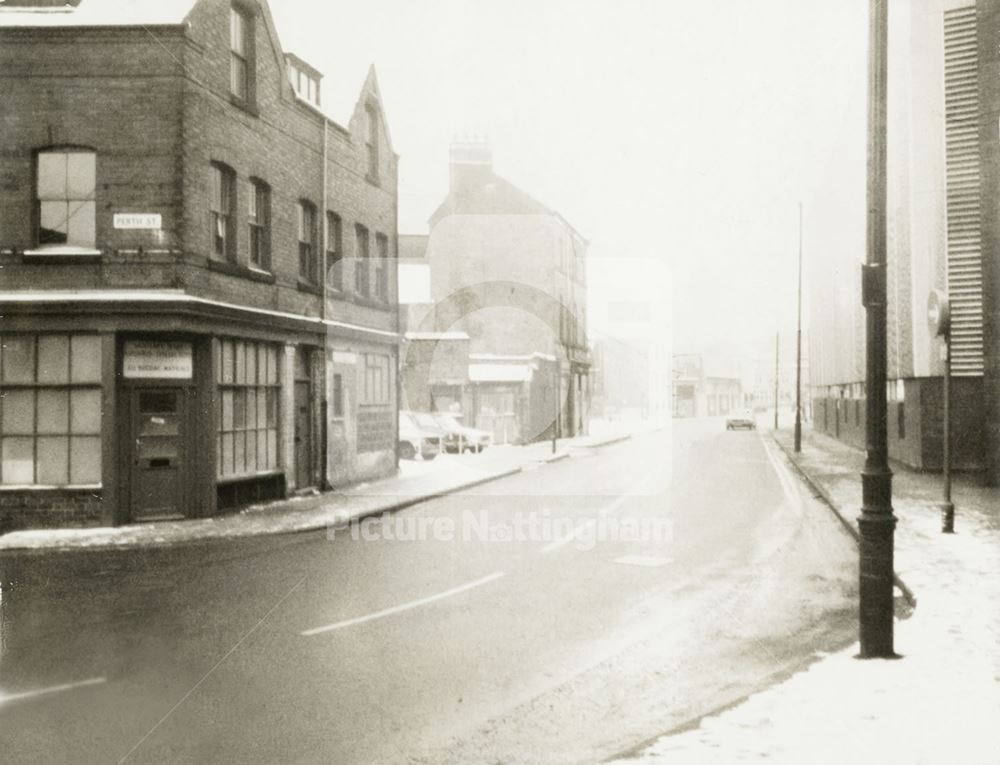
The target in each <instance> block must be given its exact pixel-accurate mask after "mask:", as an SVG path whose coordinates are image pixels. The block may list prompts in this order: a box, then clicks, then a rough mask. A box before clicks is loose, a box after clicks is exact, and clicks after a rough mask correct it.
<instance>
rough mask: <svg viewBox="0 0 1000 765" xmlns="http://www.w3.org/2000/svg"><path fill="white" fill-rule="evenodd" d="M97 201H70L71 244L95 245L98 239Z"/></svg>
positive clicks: (69, 235)
mask: <svg viewBox="0 0 1000 765" xmlns="http://www.w3.org/2000/svg"><path fill="white" fill-rule="evenodd" d="M95 205H96V203H95V202H70V205H69V234H68V240H69V244H72V245H76V246H77V247H93V246H94V243H95V242H96V241H97V230H96V228H95V225H96V224H95V220H94V219H95V213H96V211H97V208H96V206H95Z"/></svg>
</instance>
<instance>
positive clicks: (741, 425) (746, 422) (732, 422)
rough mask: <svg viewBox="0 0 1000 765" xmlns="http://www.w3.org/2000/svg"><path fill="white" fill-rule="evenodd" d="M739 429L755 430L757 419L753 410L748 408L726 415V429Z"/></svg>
mask: <svg viewBox="0 0 1000 765" xmlns="http://www.w3.org/2000/svg"><path fill="white" fill-rule="evenodd" d="M741 429H746V430H757V420H756V419H755V418H754V416H753V412H751V411H750V410H749V409H744V410H742V411H740V412H734V413H733V414H731V415H729V416H728V417H726V430H741Z"/></svg>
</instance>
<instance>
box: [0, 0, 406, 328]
mask: <svg viewBox="0 0 1000 765" xmlns="http://www.w3.org/2000/svg"><path fill="white" fill-rule="evenodd" d="M257 5H258V8H259V13H258V14H257V16H256V23H255V25H254V29H255V50H256V65H257V66H256V75H255V81H256V100H255V104H254V105H253V109H252V110H251V111H248V110H246V109H243V108H240V107H239V106H237V105H236V104H234V103H233V102H232V99H231V98H230V95H229V5H228V4H226V3H218V2H201V3H198V4H197V5H196V7H195V9H194V11H193V12H192V14H191V16H190V22H191V23H190V25H189V26H188V27H176V28H171V27H158V28H156V29H155V30H153V31H152V32H149V31H146V30H136V29H127V28H122V29H73V30H60V29H44V30H18V29H3V30H0V84H2V89H3V93H4V98H3V101H4V109H3V110H2V113H0V139H2V140H0V266H2V267H3V269H4V277H5V278H4V286H5V287H6V288H14V289H16V288H19V287H25V288H29V287H30V288H37V286H38V285H39V284H42V283H44V284H45V285H46V286H47V287H50V288H70V287H75V288H81V287H82V288H98V287H101V286H115V287H142V288H158V287H166V288H177V287H183V288H184V289H186V290H187V291H189V292H191V293H194V294H198V295H201V296H204V297H208V298H211V299H217V300H221V301H225V302H232V303H237V304H249V305H253V306H258V307H264V308H271V309H275V310H281V311H287V312H289V313H294V314H298V315H302V314H308V315H319V314H320V312H321V310H322V307H321V305H320V298H319V297H318V296H317V295H316V294H315V293H314V292H310V291H304V290H301V289H299V285H298V282H299V279H298V235H297V215H296V213H297V203H298V201H299V200H300V199H307V200H309V201H311V202H312V203H313V204H314V205H315V206H316V209H317V213H318V218H319V220H318V224H319V227H320V231H319V242H318V244H320V245H321V243H322V225H323V218H324V211H323V209H322V201H323V185H322V184H323V167H322V165H323V163H322V156H323V136H324V123H326V124H327V129H326V135H327V151H328V158H327V159H328V162H327V178H328V203H327V209H329V210H331V211H333V212H336V213H337V214H339V215H340V217H341V220H342V230H343V251H344V254H345V255H346V256H347V257H346V259H345V267H344V283H345V284H346V285H348V286H351V285H353V283H354V271H353V269H354V267H355V261H354V258H353V257H352V256H353V255H354V254H355V251H356V249H355V247H356V244H355V239H354V231H355V228H354V227H355V224H357V223H360V224H362V225H364V226H365V227H366V228H367V229H368V230H369V231H370V234H371V245H372V246H371V252H372V255H373V256H374V255H375V254H376V252H377V249H376V246H375V237H376V234H384V235H385V236H386V237H388V240H389V245H390V247H389V252H390V256H394V255H395V252H396V247H397V243H396V217H397V216H396V185H397V175H396V173H397V159H396V157H395V155H394V154H393V152H392V149H391V147H390V146H389V144H388V139H387V131H386V130H382V131H380V136H381V143H382V145H381V146H380V151H379V157H380V169H379V177H378V179H377V182H372V181H370V180H369V179H368V178H367V177H366V170H367V150H366V147H365V141H364V136H365V130H366V121H365V114H364V103H365V102H366V100H372V101H373V102H375V103H377V102H378V90H377V83H376V81H375V79H374V74H371V75H369V78H368V80H367V81H366V82H364V83H361V82H359V83H357V84H356V86H357V87H358V89H359V94H362V92H363V95H362V97H361V98H360V100H359V102H358V107H357V109H356V110H355V112H354V114H353V115H351V116H350V117H349V119H348V120H347V122H348V124H347V125H346V126H338V125H336V124H334V123H329V122H327V121H326V120H325V118H323V117H322V116H321V115H319V114H318V113H317V112H316V111H315V110H313V109H311V108H310V107H308V106H305V105H303V104H301V103H299V102H298V101H296V99H295V97H294V94H293V93H292V90H291V87H290V85H289V84H288V81H287V78H286V76H285V69H284V67H285V63H284V58H283V54H282V52H281V51H280V50H279V49H277V48H276V47H274V44H275V43H276V41H277V35H276V33H275V31H274V28H273V24H272V22H271V19H270V14H269V12H268V11H267V9H266V6H265V5H263V4H257ZM154 38H155V39H154ZM29 74H30V77H29ZM57 144H73V145H78V146H87V147H91V148H93V149H94V150H95V151H96V154H97V191H96V197H97V199H96V201H97V210H98V213H97V237H96V239H97V246H98V248H99V249H102V250H104V251H105V253H106V254H105V256H104V258H103V259H102V261H101V262H100V263H92V262H91V263H80V264H68V263H65V262H62V263H58V264H55V263H45V264H38V263H29V262H24V261H23V260H22V258H21V257H20V256H19V255H17V254H14V253H12V252H11V251H18V250H23V249H26V248H30V247H31V246H32V245H33V244H34V230H33V209H34V201H33V191H32V189H33V187H34V172H35V170H34V154H33V153H34V152H35V151H36V150H38V149H39V148H42V147H45V146H51V145H57ZM212 161H218V162H223V163H225V164H227V165H229V166H230V167H232V168H233V170H234V171H235V172H236V176H237V179H236V181H237V184H236V193H237V200H236V205H235V208H236V222H235V226H234V228H235V233H236V254H237V262H238V264H240V265H243V266H245V265H246V264H247V262H248V258H249V255H248V250H249V230H248V223H247V196H246V195H247V189H248V182H249V179H250V178H251V177H255V178H259V179H261V180H263V181H265V182H266V183H268V184H269V185H270V186H271V191H272V209H271V225H272V231H271V252H272V261H273V266H274V279H273V283H269V282H268V281H266V280H260V279H253V278H250V276H248V275H247V274H245V273H243V274H240V273H237V274H232V273H223V272H220V271H218V270H211V269H209V267H208V265H209V258H208V255H209V246H210V243H211V242H210V215H209V200H210V190H211V189H210V181H211V176H210V167H211V164H210V163H211V162H212ZM115 212H155V213H159V214H161V215H162V218H163V228H162V230H161V231H158V232H153V231H120V230H115V229H114V228H113V226H112V216H113V214H114V213H115ZM139 248H142V249H143V252H142V253H141V254H137V253H135V252H134V251H135V250H138V249H139ZM318 249H319V248H318ZM150 250H154V251H156V252H149V251H150ZM317 257H319V254H318V253H317ZM385 272H386V274H387V276H388V279H389V301H388V303H387V304H383V305H378V304H375V303H373V301H370V300H367V301H366V300H362V299H360V298H356V297H355V296H353V295H352V294H351V290H347V291H346V294H345V295H343V296H341V297H342V298H343V299H337V298H336V297H334V298H333V299H331V300H330V301H329V304H328V307H327V313H328V315H329V316H330V317H331V318H334V319H339V320H343V321H345V322H349V323H352V324H360V325H363V326H375V327H378V328H381V329H386V330H394V329H395V326H396V311H395V295H396V283H395V282H396V273H395V272H396V269H395V268H394V267H386V269H385Z"/></svg>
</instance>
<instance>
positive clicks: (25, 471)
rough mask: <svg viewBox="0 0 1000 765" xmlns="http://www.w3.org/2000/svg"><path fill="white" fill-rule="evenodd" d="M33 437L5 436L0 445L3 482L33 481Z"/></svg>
mask: <svg viewBox="0 0 1000 765" xmlns="http://www.w3.org/2000/svg"><path fill="white" fill-rule="evenodd" d="M34 440H35V439H33V438H5V439H3V445H2V447H0V461H2V462H0V474H2V476H3V482H4V483H5V484H32V483H34V482H35V459H34Z"/></svg>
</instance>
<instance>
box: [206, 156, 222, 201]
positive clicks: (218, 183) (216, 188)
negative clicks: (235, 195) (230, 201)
mask: <svg viewBox="0 0 1000 765" xmlns="http://www.w3.org/2000/svg"><path fill="white" fill-rule="evenodd" d="M211 173H212V200H211V202H210V205H211V206H210V208H209V209H211V210H212V211H214V212H222V171H221V170H219V168H217V167H216V166H215V165H212V170H211Z"/></svg>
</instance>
